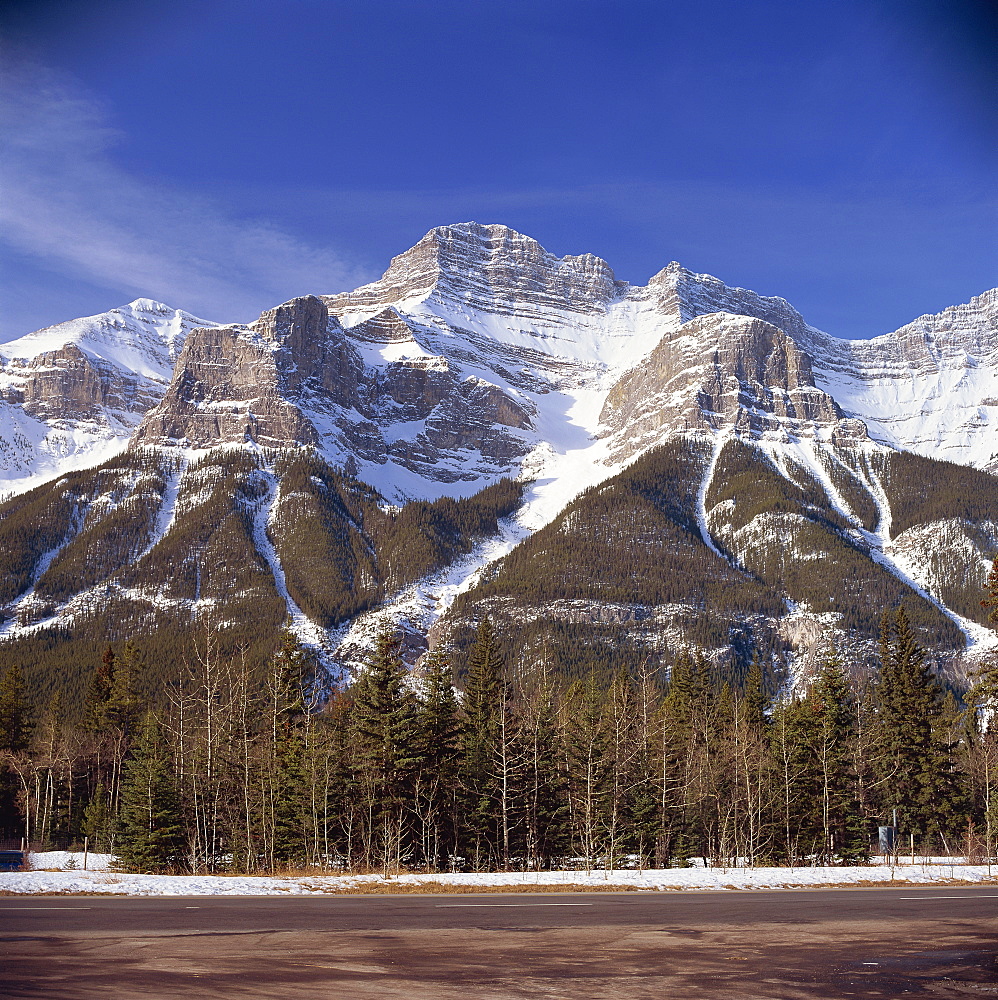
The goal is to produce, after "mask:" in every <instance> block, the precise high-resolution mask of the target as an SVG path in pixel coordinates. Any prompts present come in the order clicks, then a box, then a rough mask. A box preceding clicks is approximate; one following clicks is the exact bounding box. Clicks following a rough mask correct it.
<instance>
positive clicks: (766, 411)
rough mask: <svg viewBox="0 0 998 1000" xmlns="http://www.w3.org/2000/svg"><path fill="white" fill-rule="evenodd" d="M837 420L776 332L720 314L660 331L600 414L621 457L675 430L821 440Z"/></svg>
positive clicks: (797, 353)
mask: <svg viewBox="0 0 998 1000" xmlns="http://www.w3.org/2000/svg"><path fill="white" fill-rule="evenodd" d="M842 418H843V414H842V412H841V411H840V410H839V407H838V406H837V405H836V403H835V400H833V399H832V397H831V396H829V395H828V394H827V393H824V392H822V391H821V390H820V389H818V388H817V387H816V386H815V384H814V376H813V373H812V371H811V359H810V358H809V357H808V355H807V354H805V353H804V352H803V351H801V350H800V349H799V348H798V347H797V345H796V344H795V343H794V342H793V340H791V338H790V337H788V336H787V335H786V334H785V333H784V332H783V331H782V330H781V329H780V328H779V327H776V326H774V325H773V324H771V323H768V322H766V321H764V320H760V319H750V318H748V317H746V316H735V315H733V314H731V313H724V312H715V313H708V314H706V315H702V316H698V317H696V318H694V319H691V320H690V321H689V322H687V323H684V324H683V325H682V326H681V327H679V328H678V329H677V330H676V331H675V332H673V333H667V334H666V335H665V336H664V337H663V338H662V340H661V341H660V342H659V344H658V346H657V347H656V348H655V349H654V350H653V351H652V352H651V354H649V355H648V357H647V358H646V359H645V360H644V361H643V362H642V364H641V365H640V366H639V367H637V368H635V369H633V370H632V371H630V372H628V373H627V374H625V375H624V376H623V377H622V378H621V379H620V380H619V381H618V382H617V383H616V384H615V385H614V386H613V388H612V389H611V390H610V392H609V393H608V395H607V398H606V403H605V404H604V407H603V412H602V415H601V420H602V422H603V423H604V424H605V425H606V427H607V428H608V431H609V432H610V434H611V435H612V440H613V443H614V448H615V452H616V453H618V454H624V455H626V454H635V453H638V452H640V451H641V450H643V449H644V448H645V447H647V446H648V443H649V442H654V441H656V440H661V439H662V437H663V436H667V435H669V434H672V433H675V432H679V431H704V432H716V431H724V430H731V431H734V432H735V433H737V434H739V435H742V436H745V437H748V438H761V437H765V438H768V439H770V440H778V441H784V442H785V441H789V440H790V439H791V438H794V437H800V436H804V437H811V438H818V437H824V438H826V439H827V438H829V437H830V436H831V433H832V432H833V431H834V430H835V428H836V426H837V424H838V423H839V421H840V420H842Z"/></svg>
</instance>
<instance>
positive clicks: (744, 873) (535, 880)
mask: <svg viewBox="0 0 998 1000" xmlns="http://www.w3.org/2000/svg"><path fill="white" fill-rule="evenodd" d="M70 859H73V860H74V861H75V863H76V864H78V865H80V869H70V870H67V869H66V865H67V864H69V863H70ZM111 860H112V859H111V856H110V855H106V854H91V855H90V856H89V859H88V870H87V871H82V870H81V869H82V864H83V855H82V854H69V853H68V852H65V851H48V852H45V853H42V854H34V855H32V856H31V862H32V865H33V866H34V867H33V870H31V871H25V872H0V894H14V895H20V894H31V893H41V894H47V895H53V894H60V893H84V894H89V895H116V896H240V895H251V896H278V895H306V896H314V895H329V894H336V893H365V892H377V893H385V892H389V893H390V892H393V891H396V892H400V893H413V892H416V893H418V892H429V893H440V892H450V891H454V892H489V891H490V890H491V891H505V892H510V891H513V892H515V891H523V892H544V891H554V892H557V891H565V890H569V889H571V890H604V891H606V890H619V891H653V892H666V891H685V890H692V891H695V890H699V891H705V890H722V889H740V890H745V889H790V888H809V887H814V888H820V887H822V886H825V887H831V886H863V885H883V884H885V883H887V884H895V885H913V886H914V885H946V884H950V883H953V882H961V883H977V884H998V864H996V865H967V864H962V863H961V862H962V861H963V860H964V859H962V858H954V859H952V863H950V861H949V859H944V858H927V859H925V860H924V862H923V861H921V860H919V859H916V861H915V864H912V863H911V861H910V859H908V858H902V859H901V863H900V864H898V865H885V864H871V865H867V866H857V867H843V868H667V869H647V870H643V871H638V870H633V869H625V870H612V871H607V870H595V869H593V870H590V871H588V872H587V871H546V872H455V873H453V874H433V875H420V874H400V875H397V876H394V877H387V878H386V877H385V876H384V875H381V874H372V875H305V876H302V875H293V876H291V875H289V876H269V875H268V876H247V875H133V874H127V873H124V872H113V871H110V870H108V869H109V866H110V863H111ZM944 861H945V862H946V863H942V862H944ZM49 868H59V869H61V870H58V871H48V870H39V869H49Z"/></svg>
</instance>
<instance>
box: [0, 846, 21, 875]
mask: <svg viewBox="0 0 998 1000" xmlns="http://www.w3.org/2000/svg"><path fill="white" fill-rule="evenodd" d="M26 860H27V852H26V851H0V872H19V871H23V869H24V862H25V861H26Z"/></svg>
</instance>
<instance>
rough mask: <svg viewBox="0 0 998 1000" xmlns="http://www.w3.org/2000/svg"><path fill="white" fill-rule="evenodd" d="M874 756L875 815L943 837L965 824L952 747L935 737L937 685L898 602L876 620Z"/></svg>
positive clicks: (938, 700) (940, 693) (939, 707)
mask: <svg viewBox="0 0 998 1000" xmlns="http://www.w3.org/2000/svg"><path fill="white" fill-rule="evenodd" d="M877 703H878V709H879V719H878V730H879V731H878V742H879V749H880V760H879V761H878V765H879V766H878V770H879V787H880V799H881V804H882V809H883V811H882V814H881V815H882V817H883V818H892V817H893V813H894V811H895V810H896V811H897V819H898V825H899V827H900V829H901V830H903V831H908V832H911V833H913V834H916V835H919V834H920V835H922V836H927V835H930V834H938V835H941V836H942V837H943V838H945V837H946V836H947V835H950V836H951V835H953V834H955V833H956V832H958V831H960V830H961V829H962V828H963V827H964V826H965V824H966V818H967V809H968V803H967V801H966V797H965V794H964V792H963V789H962V788H961V777H962V776H961V775H960V774H959V772H958V771H957V768H956V765H955V761H954V759H953V754H952V751H953V749H954V748H953V747H952V746H951V745H949V744H948V743H946V742H945V741H944V740H943V739H941V738H940V734H939V732H938V727H939V723H940V720H941V718H942V703H943V689H942V685H941V684H940V683H939V681H938V680H937V679H936V677H935V676H934V675H933V674H932V673H931V671H930V670H929V669H928V666H927V665H926V663H925V654H924V652H923V650H922V649H921V648H920V647H919V645H918V643H917V642H916V640H915V636H914V632H913V630H912V627H911V623H910V621H909V620H908V615H907V613H906V612H905V609H904V608H903V607H900V608H897V609H896V610H894V611H886V612H885V613H884V615H883V617H882V619H881V631H880V678H879V681H878V683H877Z"/></svg>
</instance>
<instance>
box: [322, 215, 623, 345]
mask: <svg viewBox="0 0 998 1000" xmlns="http://www.w3.org/2000/svg"><path fill="white" fill-rule="evenodd" d="M624 287H625V285H624V283H622V282H617V280H616V278H615V276H614V273H613V270H612V269H611V268H610V265H609V264H607V263H606V261H604V260H602V259H601V258H599V257H596V256H594V255H593V254H583V255H581V256H572V255H569V256H566V257H556V256H555V255H554V254H552V253H549V252H548V251H547V250H545V249H544V247H542V246H541V245H540V243H538V242H537V240H535V239H532V238H531V237H529V236H524V235H523V234H522V233H518V232H516V230H514V229H510V228H509V227H508V226H503V225H483V224H481V223H478V222H461V223H457V224H454V225H449V226H438V227H436V228H435V229H431V230H430V231H429V232H428V233H427V234H426V235H425V236H424V237H423V238H422V239H421V240H420V241H419V242H418V243H417V244H416V245H415V246H414V247H412V248H411V249H409V250H406V251H405V252H404V253H401V254H399V255H398V256H397V257H395V258H393V259H392V262H391V264H390V266H389V268H388V270H387V271H385V273H384V275H383V276H382V278H381V279H380V280H378V281H375V282H372V283H371V284H369V285H364V286H363V287H362V288H358V289H357V290H356V291H354V292H347V293H344V294H341V295H334V296H328V297H326V299H325V301H326V304H327V305H328V306H329V309H330V312H332V313H333V314H335V315H340V316H342V315H349V316H350V320H348V321H347V322H346V325H351V324H352V323H355V322H362V321H363V320H365V319H368V318H370V317H371V316H372V315H374V314H375V313H377V312H380V311H381V310H382V309H384V308H385V307H386V306H389V305H402V304H403V303H405V302H410V303H415V302H418V301H422V300H425V299H429V298H435V299H439V300H446V301H451V302H454V301H457V302H460V303H462V304H463V305H465V306H467V307H470V308H474V309H479V310H482V311H485V312H490V313H495V312H499V313H500V314H506V313H508V312H510V311H511V310H512V309H513V308H516V309H518V310H521V311H524V312H525V313H526V314H527V315H536V313H537V312H538V310H541V311H544V312H549V311H551V310H560V311H563V312H569V313H577V312H582V313H592V312H602V311H604V310H605V309H606V306H607V304H608V303H609V302H610V301H611V300H612V299H614V298H615V297H617V296H618V295H619V294H620V291H621V290H622V289H623V288H624Z"/></svg>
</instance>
